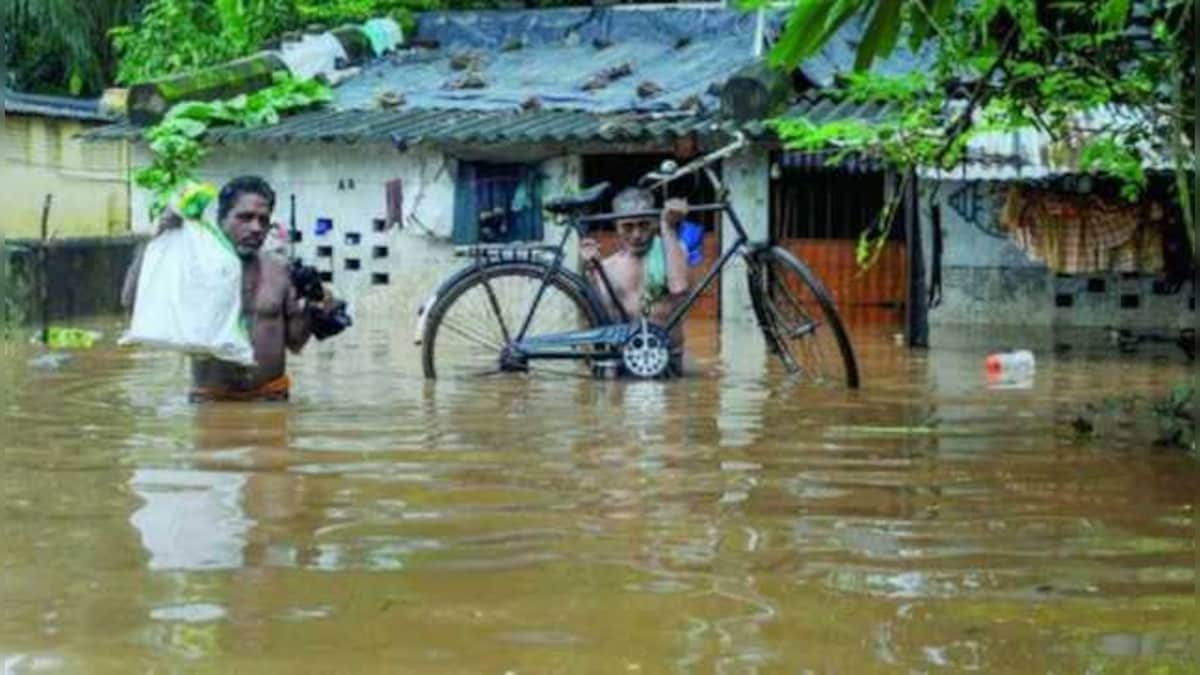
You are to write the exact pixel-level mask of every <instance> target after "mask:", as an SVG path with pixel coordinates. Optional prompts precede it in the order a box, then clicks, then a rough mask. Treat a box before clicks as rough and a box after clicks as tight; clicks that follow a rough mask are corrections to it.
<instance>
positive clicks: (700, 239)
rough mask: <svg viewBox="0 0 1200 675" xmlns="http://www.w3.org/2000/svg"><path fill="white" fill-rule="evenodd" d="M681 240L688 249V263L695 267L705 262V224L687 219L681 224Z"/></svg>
mask: <svg viewBox="0 0 1200 675" xmlns="http://www.w3.org/2000/svg"><path fill="white" fill-rule="evenodd" d="M679 241H681V242H683V246H684V248H686V249H687V261H688V265H690V266H692V267H695V266H696V265H699V264H700V263H702V262H704V226H703V225H698V224H696V223H693V222H692V221H690V220H685V221H683V223H682V224H681V225H680V226H679Z"/></svg>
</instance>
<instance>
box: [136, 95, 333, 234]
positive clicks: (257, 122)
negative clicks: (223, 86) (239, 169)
mask: <svg viewBox="0 0 1200 675" xmlns="http://www.w3.org/2000/svg"><path fill="white" fill-rule="evenodd" d="M332 99H333V93H332V90H331V89H330V88H329V87H328V86H326V85H324V84H322V83H320V82H318V81H316V80H304V81H301V80H296V79H294V78H292V77H290V76H286V75H277V76H276V78H275V84H274V85H272V86H270V87H267V88H266V89H261V90H259V91H256V92H254V93H253V94H242V95H239V96H235V97H234V98H231V99H229V100H226V101H211V102H194V101H193V102H184V103H180V104H178V105H176V106H175V107H173V108H171V110H170V111H168V112H167V114H166V116H165V117H164V118H163V120H162V122H160V123H159V124H157V125H155V126H153V127H151V128H150V129H148V130H146V133H145V138H146V141H147V143H149V146H150V151H151V152H152V153H153V154H154V162H153V163H152V164H151V165H150V166H148V167H146V168H144V169H141V170H139V171H138V172H137V173H136V174H135V175H134V180H135V182H136V183H137V184H138V186H139V187H142V188H145V189H147V190H150V191H152V192H153V193H154V195H155V198H154V204H153V206H152V209H151V210H152V212H154V213H157V212H158V211H159V210H161V209H162V208H163V207H164V206H165V205H166V203H167V199H168V198H169V195H170V194H171V193H172V191H174V190H175V189H176V188H177V187H179V186H181V185H183V184H184V183H186V182H188V181H190V180H193V179H194V173H195V171H196V169H197V168H198V167H199V166H200V164H201V162H202V161H203V160H204V156H205V154H206V151H205V148H204V145H203V143H202V138H203V136H204V134H205V133H206V132H207V131H208V130H209V129H210V128H212V127H216V126H228V125H234V126H240V127H244V128H254V127H261V126H269V125H272V124H277V123H278V122H279V120H280V118H281V116H282V115H283V114H284V113H288V112H294V111H297V110H302V109H305V108H309V107H312V106H315V105H319V104H322V103H327V102H329V101H330V100H332Z"/></svg>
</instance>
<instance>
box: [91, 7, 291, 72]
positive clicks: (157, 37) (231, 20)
mask: <svg viewBox="0 0 1200 675" xmlns="http://www.w3.org/2000/svg"><path fill="white" fill-rule="evenodd" d="M295 4H296V3H295V2H294V0H148V2H146V4H145V6H144V7H143V9H142V12H141V16H140V18H139V20H138V21H137V23H136V24H131V25H124V26H120V27H117V28H115V29H113V30H112V31H111V35H112V41H113V45H114V47H115V48H116V50H117V53H118V54H119V55H120V59H121V61H120V67H119V68H118V70H117V74H116V79H117V81H118V82H119V83H121V84H133V83H136V82H144V81H147V80H152V79H154V78H157V77H161V76H163V75H167V74H170V73H176V72H179V71H183V70H191V69H195V68H201V67H204V66H208V65H212V64H214V63H220V62H222V61H227V60H230V59H234V58H237V57H239V56H244V55H246V54H249V53H252V52H254V51H255V50H257V49H258V48H259V47H260V46H261V44H262V43H263V42H264V41H266V40H267V38H269V37H271V36H273V35H276V34H278V33H279V32H280V31H282V30H284V29H286V28H289V27H291V26H293V25H294V24H295V23H296V21H297V13H296V7H295Z"/></svg>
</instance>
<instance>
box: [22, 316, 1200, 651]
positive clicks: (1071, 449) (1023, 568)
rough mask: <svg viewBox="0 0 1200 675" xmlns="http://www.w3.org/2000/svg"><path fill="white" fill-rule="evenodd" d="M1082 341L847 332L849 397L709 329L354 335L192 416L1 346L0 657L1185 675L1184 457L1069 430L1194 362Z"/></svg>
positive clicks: (97, 359)
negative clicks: (485, 349)
mask: <svg viewBox="0 0 1200 675" xmlns="http://www.w3.org/2000/svg"><path fill="white" fill-rule="evenodd" d="M693 328H696V327H693ZM110 332H111V331H110ZM1086 337H1087V336H1082V337H1081V338H1080V339H1079V341H1077V342H1074V343H1072V345H1070V348H1064V346H1063V345H1061V344H1059V345H1058V349H1057V350H1055V349H1053V348H1052V347H1054V344H1053V342H1054V341H1061V340H1062V339H1064V338H1063V337H1062V336H1054V340H1052V341H1050V342H1044V343H1043V342H1038V343H1037V344H1028V345H1023V346H1032V347H1034V348H1035V350H1037V351H1038V359H1039V363H1038V368H1037V372H1036V374H1035V375H1034V377H1033V378H1032V379H1031V380H1028V381H1025V382H1022V383H1020V386H1011V387H1008V386H996V383H994V382H993V383H989V382H988V381H987V379H986V377H985V375H984V372H983V368H982V361H983V355H984V354H985V353H986V350H987V349H988V348H992V347H999V346H1006V345H1007V344H1009V343H1007V342H1005V341H1004V340H1005V339H1007V338H1004V337H1002V336H997V335H995V334H989V335H972V334H967V333H962V334H947V338H946V339H944V340H943V343H942V344H940V345H938V346H937V347H936V348H935V349H933V350H932V351H930V352H929V353H916V354H912V353H909V352H907V351H906V350H904V349H902V348H900V347H897V346H896V344H895V341H894V340H893V338H892V336H891V335H890V334H888V333H887V332H885V331H880V330H873V329H869V328H861V329H859V330H858V331H857V332H856V338H857V340H858V343H859V345H858V346H859V350H860V352H861V356H862V360H863V364H862V365H863V371H864V375H865V383H866V387H865V388H864V389H863V390H862V391H859V392H842V391H829V390H813V389H812V388H810V387H806V386H804V385H803V384H802V383H797V382H794V381H790V380H788V379H786V378H784V377H782V373H780V372H779V370H778V368H777V367H776V366H775V365H773V364H771V365H768V366H766V367H764V365H763V364H764V362H765V355H764V354H763V353H762V352H761V349H760V347H758V345H757V341H756V339H755V337H754V335H753V333H752V332H748V333H746V334H745V335H744V336H739V335H738V333H737V332H736V330H733V331H728V332H726V334H725V335H724V337H723V344H719V343H718V339H717V336H716V335H715V334H713V333H712V332H710V331H705V330H704V329H703V327H699V328H696V329H695V330H693V331H692V334H690V335H689V346H690V349H691V350H692V352H693V355H694V362H693V363H692V364H691V369H692V370H693V371H694V373H695V374H694V375H693V376H691V377H689V378H686V379H684V380H682V381H677V382H670V383H661V382H646V383H623V382H594V381H589V380H583V379H578V378H565V379H546V380H524V379H521V378H488V379H483V380H474V381H468V382H461V381H460V382H454V381H439V382H436V383H429V382H426V381H424V380H423V379H422V378H421V377H420V373H419V369H418V361H417V358H416V354H415V352H414V351H413V350H412V347H411V346H410V345H409V344H408V334H407V333H406V332H405V331H402V330H400V331H391V330H389V327H387V326H383V325H378V326H372V325H370V324H367V325H364V326H361V327H358V326H356V328H355V330H354V331H352V332H351V333H349V334H347V335H345V336H343V337H342V338H339V339H338V340H334V341H330V342H329V343H327V344H321V345H317V346H316V348H314V349H311V350H310V351H309V352H307V353H306V354H304V355H303V356H302V357H301V358H299V359H297V360H296V361H295V362H294V364H293V368H292V370H293V375H294V378H293V379H294V380H295V382H296V386H295V391H294V399H293V401H292V402H291V403H290V404H286V405H278V404H262V405H258V404H255V405H238V404H218V405H208V406H200V407H197V406H191V405H189V404H187V403H186V401H185V398H184V393H183V392H184V389H185V386H186V381H187V368H186V364H185V363H184V362H183V360H182V359H181V358H180V357H178V356H173V355H169V354H159V353H153V352H133V351H122V350H117V349H115V348H108V347H105V348H101V349H97V350H94V351H90V352H86V353H80V354H78V355H77V356H76V357H75V358H74V359H72V360H70V361H66V362H61V363H53V364H51V363H46V362H45V360H44V359H43V360H42V361H41V362H36V363H31V360H32V359H34V358H35V357H36V356H37V353H36V352H35V351H33V350H32V348H30V347H25V346H15V345H14V346H9V347H8V350H7V352H6V353H5V355H4V357H3V358H2V359H0V391H3V392H4V393H3V398H2V399H0V420H2V421H3V429H4V438H5V449H4V452H3V454H0V494H3V496H4V501H3V506H2V508H3V509H4V512H5V513H4V516H3V520H2V521H0V522H3V526H2V527H3V533H2V534H3V541H4V542H5V545H4V546H3V547H0V673H5V674H7V673H9V672H12V673H24V672H59V671H69V672H110V671H111V672H130V671H134V672H140V671H144V670H155V669H162V668H163V667H164V666H166V668H167V669H168V670H173V669H178V668H182V669H185V670H187V669H190V668H192V667H200V668H202V669H205V670H214V671H221V672H227V671H228V672H240V671H242V670H253V671H254V672H262V671H267V672H276V671H277V672H288V673H290V672H297V671H309V670H316V671H325V672H367V671H382V672H397V671H399V672H446V673H458V672H528V673H543V672H664V671H676V670H682V671H688V672H692V671H695V672H713V671H717V672H804V671H806V670H807V671H811V672H855V673H858V672H889V671H899V672H907V671H910V670H914V671H931V670H938V669H957V670H980V671H986V672H1044V671H1048V670H1055V671H1066V672H1101V671H1103V672H1109V671H1110V670H1116V671H1120V672H1124V671H1128V670H1132V671H1138V672H1142V671H1148V670H1153V669H1154V668H1155V667H1162V668H1163V669H1164V670H1163V671H1162V672H1187V671H1188V669H1189V668H1191V667H1192V665H1193V662H1192V661H1190V660H1189V659H1190V657H1191V656H1192V655H1193V653H1194V650H1195V649H1196V648H1197V647H1198V646H1200V645H1197V642H1196V638H1195V633H1194V628H1195V620H1196V615H1195V611H1196V610H1195V607H1196V605H1195V594H1194V593H1195V584H1196V570H1195V537H1196V519H1195V511H1194V505H1193V502H1194V501H1195V499H1196V496H1197V494H1200V466H1198V463H1197V462H1196V461H1195V460H1194V459H1190V458H1188V457H1185V456H1182V455H1180V454H1177V453H1173V452H1165V451H1161V450H1158V449H1155V448H1153V447H1150V444H1149V440H1148V439H1149V438H1150V435H1149V430H1148V429H1145V428H1142V427H1140V426H1139V425H1137V424H1134V425H1130V426H1117V425H1114V426H1113V427H1112V428H1111V429H1106V430H1105V433H1104V434H1103V435H1102V436H1101V437H1100V438H1097V439H1095V440H1093V441H1090V442H1086V443H1084V442H1080V441H1079V440H1078V439H1076V438H1075V437H1074V436H1073V432H1072V431H1071V430H1070V427H1069V425H1067V424H1066V423H1065V422H1066V421H1068V420H1069V419H1070V417H1071V416H1072V414H1073V413H1074V412H1075V411H1077V410H1078V408H1079V407H1080V405H1081V404H1082V403H1083V402H1085V401H1089V400H1090V401H1095V400H1098V399H1100V398H1103V397H1105V396H1110V395H1115V394H1123V395H1127V394H1138V393H1142V394H1150V393H1156V392H1158V391H1159V390H1160V389H1161V388H1162V384H1163V383H1169V382H1171V381H1173V380H1175V379H1180V378H1182V377H1184V376H1185V375H1186V374H1187V369H1186V365H1185V364H1184V362H1183V361H1182V359H1181V357H1179V355H1178V354H1172V353H1171V352H1169V351H1166V348H1164V349H1163V351H1161V352H1145V353H1142V354H1139V355H1134V356H1128V355H1120V356H1119V355H1116V354H1115V353H1113V352H1112V351H1111V350H1109V349H1108V348H1107V347H1105V346H1104V345H1103V344H1094V343H1092V344H1090V343H1088V342H1087V340H1086ZM1012 339H1014V340H1016V339H1023V340H1026V341H1028V340H1031V339H1035V338H1034V337H1031V336H1029V335H1021V336H1016V337H1014V338H1012ZM756 350H757V351H756Z"/></svg>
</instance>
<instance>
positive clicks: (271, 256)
mask: <svg viewBox="0 0 1200 675" xmlns="http://www.w3.org/2000/svg"><path fill="white" fill-rule="evenodd" d="M258 264H259V265H262V270H263V272H264V273H268V274H286V273H287V271H288V265H289V264H290V261H289V260H288V258H287V256H285V255H283V254H282V253H278V252H276V251H260V252H259V254H258Z"/></svg>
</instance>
